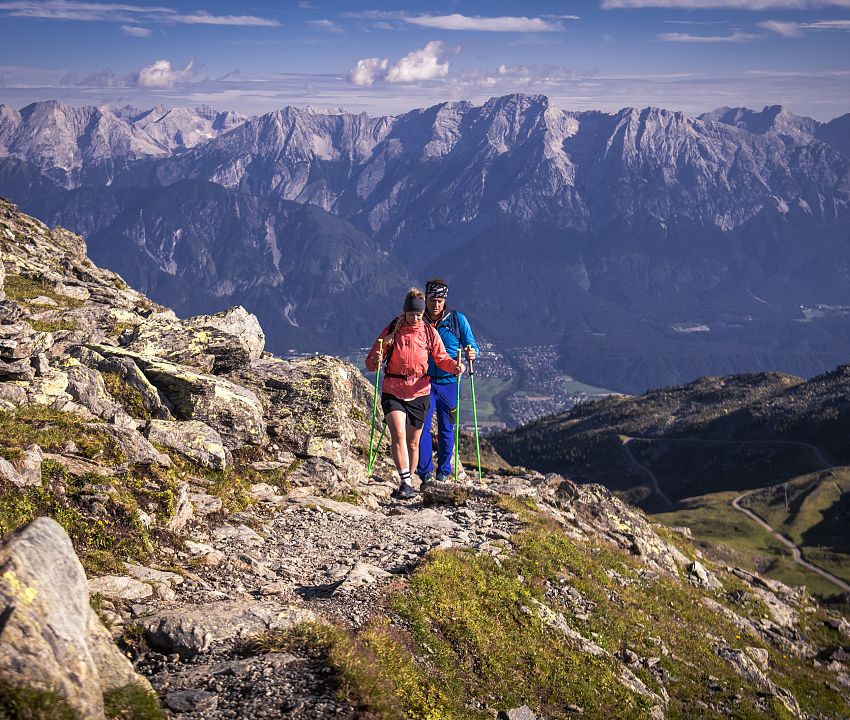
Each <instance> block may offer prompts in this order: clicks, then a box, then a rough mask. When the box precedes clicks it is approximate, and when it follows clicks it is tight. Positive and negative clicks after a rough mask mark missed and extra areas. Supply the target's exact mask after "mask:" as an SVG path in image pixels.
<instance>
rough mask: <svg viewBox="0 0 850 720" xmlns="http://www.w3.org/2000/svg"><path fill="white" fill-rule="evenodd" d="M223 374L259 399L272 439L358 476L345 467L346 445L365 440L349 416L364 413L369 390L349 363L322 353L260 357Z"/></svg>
mask: <svg viewBox="0 0 850 720" xmlns="http://www.w3.org/2000/svg"><path fill="white" fill-rule="evenodd" d="M228 377H229V378H230V379H232V380H233V381H234V382H237V383H240V384H243V385H246V386H248V387H250V388H252V389H254V390H255V392H256V393H257V395H258V396H259V397H260V399H261V400H262V402H263V405H264V407H265V410H266V422H267V425H268V433H269V436H270V438H271V439H272V440H273V441H274V442H275V443H277V444H279V445H280V446H282V447H283V448H285V449H286V450H288V451H290V452H294V453H296V454H299V455H311V456H314V457H321V458H324V459H326V460H328V461H329V462H331V463H333V464H334V465H335V466H336V467H337V468H338V469H340V470H342V471H343V474H344V475H345V476H346V477H347V478H348V476H351V478H350V479H356V478H358V477H359V475H362V472H363V469H362V467H360V465H358V466H357V467H356V468H350V467H349V466H348V463H349V460H350V458H351V453H350V449H351V447H352V446H357V445H359V444H360V443H361V442H362V441H363V440H364V439H365V441H366V442H368V428H367V426H366V423H365V422H362V423H359V422H354V421H353V417H354V416H357V415H360V416H362V417H364V418H366V417H367V416H368V415H367V414H368V412H369V411H370V409H371V402H372V389H371V387H370V385H369V383H368V382H367V381H366V380H365V378H364V377H363V375H362V374H361V373H360V372H359V371H358V370H357V368H355V367H354V366H353V365H351V364H350V363H347V362H344V361H342V360H339V359H338V358H334V357H328V356H324V355H319V356H316V357H312V358H297V359H290V360H283V359H281V358H275V357H264V358H261V359H260V360H257V361H255V362H253V363H252V364H251V365H250V366H243V367H241V368H240V369H239V370H237V371H235V372H233V373H231V374H230V375H229V376H228ZM358 431H360V432H362V433H364V435H363V437H358Z"/></svg>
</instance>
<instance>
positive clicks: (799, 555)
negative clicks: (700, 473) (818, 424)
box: [623, 437, 850, 592]
mask: <svg viewBox="0 0 850 720" xmlns="http://www.w3.org/2000/svg"><path fill="white" fill-rule="evenodd" d="M632 440H650V441H654V442H666V443H691V444H695V445H726V444H728V445H796V446H798V447H804V448H807V449H809V450H811V451H812V453H813V454H814V456H815V458H817V461H818V462H819V463H820V464H821V465H822V466H823V467H824V469H827V468H832V467H835V465H833V464H832V463H831V462H829V460H827V459H826V457H825V456H824V454H823V451H822V450H821V449H820V448H819V447H817V446H816V445H811V444H810V443H804V442H800V441H798V440H707V439H703V438H653V437H627V438H625V439H624V440H623V448H624V449H625V451H626V455H628V457H629V461H630V462H631V463H632V464H634V465H635V467H637V468H639V469H640V470H642V471H643V472H644V473H646V474H647V476H649V478H650V480H651V481H652V488H653V491H654V492H655V493H656V494H657V495H658V496H659V497H660V498H661V499H662V500H664V502H666V503H667V505H668V506H669V507H670V508H671V509H672V508H673V503H672V502H671V501H670V498H669V497H667V495H665V494H664V492H663V491H662V490H661V487H660V484H659V482H658V477H657V476H656V475H655V473H653V472H652V470H650V469H649V468H648V467H646V466H645V465H642V464H641V463H639V462H638V461H637V460H636V459H635V457H634V455H633V454H632V451H631V448H629V447H628V443H629V442H631V441H632ZM753 492H755V491H750V492H747V493H743V494H741V495H739V496H738V497H736V498H735V499H734V500H733V501H732V507H733V508H735V510H737V511H738V512H741V513H743V514H744V515H746V516H747V517H748V518H750V520H753V521H754V522H756V523H757V524H758V525H759V526H760V527H762V528H763V529H765V530H767V531H768V532H769V533H770V534H771V535H772V536H773V537H774V538H776V539H777V540H779V542H781V543H782V544H783V545H784V546H785V547H787V548H789V549H790V550H791V557H792V559H793V560H794V562H795V563H797V564H798V565H800V566H801V567H804V568H806V570H810V571H811V572H814V573H817V574H818V575H820V576H821V577H823V578H825V579H826V580H828V581H829V582H831V583H832V584H833V585H835V586H836V587H838V588H840V589H841V590H843V591H844V592H850V584H848V583H846V582H845V581H844V580H842V579H841V578H838V577H836V576H835V575H833V574H832V573H831V572H829V571H828V570H826V569H824V568H822V567H819V566H818V565H815V564H813V563H811V562H809V561H808V560H806V559H805V557H804V556H803V551H802V550H801V549H800V547H799V546H797V545H796V544H794V543H793V542H792V541H791V540H790V539H788V538H787V537H785V535H783V534H782V533H780V532H779V531H778V530H776V529H775V528H774V527H773V526H771V525H770V524H769V523H768V522H767V521H766V520H764V518H762V517H760V516H758V515H757V514H756V513H754V512H753V511H752V510H749V509H748V508H745V507H743V506H742V505H741V501H742V500H743V499H744V498H746V497H747V496H748V495H751V494H752V493H753Z"/></svg>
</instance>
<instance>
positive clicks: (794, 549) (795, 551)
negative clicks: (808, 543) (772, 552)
mask: <svg viewBox="0 0 850 720" xmlns="http://www.w3.org/2000/svg"><path fill="white" fill-rule="evenodd" d="M747 495H750V493H744V494H743V495H738V497H736V498H735V499H734V500H733V501H732V507H733V508H735V509H736V510H737V511H739V512H742V513H744V515H746V516H747V517H748V518H750V520H753V521H755V522H757V523H758V524H759V525H760V526H761V527H763V528H764V529H765V530H767V531H768V532H769V533H770V534H771V535H772V536H773V537H775V538H776V539H777V540H779V542H781V543H782V544H783V545H784V546H785V547H787V548H789V549H790V550H791V557H792V558H793V560H794V562H795V563H797V564H798V565H802V566H803V567H804V568H806V569H807V570H811V571H812V572H816V573H817V574H818V575H820V576H821V577H824V578H826V579H827V580H829V582H831V583H832V584H833V585H837V586H838V587H840V588H841V589H842V590H844V591H845V592H850V585H848V584H847V583H846V582H844V581H843V580H842V579H841V578H837V577H835V575H833V574H832V573H831V572H829V571H828V570H824V569H823V568H822V567H818V566H817V565H813V564H812V563H810V562H809V561H808V560H806V559H805V558H804V557H803V551H802V550H800V548H799V547H798V546H797V545H795V544H794V543H793V542H791V541H790V540H789V539H788V538H787V537H785V536H784V535H783V534H782V533H781V532H779V531H778V530H775V529H774V528H773V527H772V526H770V525H768V524H767V523H766V522H765V521H764V520H763V519H762V518H761V517H759V516H758V515H756V514H755V513H754V512H753V511H752V510H749V509H747V508H745V507H743V506H742V505H741V500H743V499H744V498H745V497H747Z"/></svg>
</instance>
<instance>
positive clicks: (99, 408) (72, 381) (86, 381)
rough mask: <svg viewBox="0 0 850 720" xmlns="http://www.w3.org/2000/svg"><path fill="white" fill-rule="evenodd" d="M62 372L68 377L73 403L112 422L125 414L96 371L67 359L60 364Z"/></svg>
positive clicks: (70, 358) (72, 359)
mask: <svg viewBox="0 0 850 720" xmlns="http://www.w3.org/2000/svg"><path fill="white" fill-rule="evenodd" d="M61 367H62V370H63V371H64V372H65V374H66V375H67V376H68V387H67V392H68V394H69V395H70V396H71V397H72V398H73V399H74V401H75V402H77V403H79V404H80V405H82V406H83V407H84V408H86V409H87V410H89V412H91V414H92V415H95V416H97V417H99V418H103V419H104V420H113V419H114V418H115V417H116V416H124V415H126V414H127V413H126V412H125V410H124V408H123V407H121V404H120V403H119V402H118V401H117V400H116V399H115V398H114V397H112V395H110V394H109V391H108V390H107V389H106V383H104V381H103V378H102V377H101V375H100V373H99V372H97V370H92V369H91V368H88V367H86V366H85V365H82V364H81V363H80V362H79V361H78V360H76V359H75V358H72V357H69V358H67V359H66V361H65V362H64V363H63V364H62V366H61Z"/></svg>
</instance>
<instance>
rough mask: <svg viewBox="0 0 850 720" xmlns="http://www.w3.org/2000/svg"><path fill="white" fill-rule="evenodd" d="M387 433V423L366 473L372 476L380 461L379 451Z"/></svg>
mask: <svg viewBox="0 0 850 720" xmlns="http://www.w3.org/2000/svg"><path fill="white" fill-rule="evenodd" d="M386 431H387V423H386V421H385V422H384V423H383V425H382V427H381V436H380V437H379V438H378V444H377V445H375V454H374V455H372V457H371V458H370V459H369V469H368V470H367V471H366V472H367V474H368V475H370V476H371V475H372V468H373V467H375V462H376V461H377V459H378V451H379V450H380V449H381V441H382V440H383V439H384V433H386ZM370 454H371V453H370Z"/></svg>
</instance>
